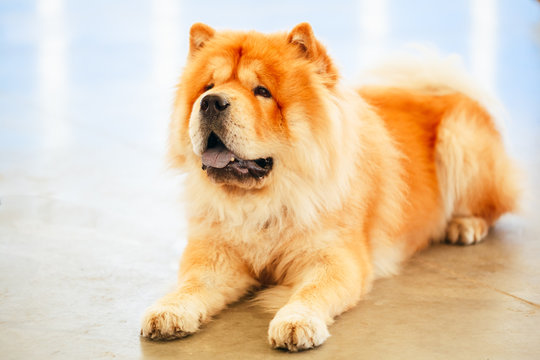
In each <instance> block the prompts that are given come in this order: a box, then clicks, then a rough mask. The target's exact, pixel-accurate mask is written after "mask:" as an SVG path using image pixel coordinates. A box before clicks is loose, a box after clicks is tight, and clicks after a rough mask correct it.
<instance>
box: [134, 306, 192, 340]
mask: <svg viewBox="0 0 540 360" xmlns="http://www.w3.org/2000/svg"><path fill="white" fill-rule="evenodd" d="M201 322H202V314H201V313H200V312H198V311H196V309H193V308H192V307H190V306H183V305H160V304H156V305H154V306H151V307H150V308H148V310H146V313H145V314H144V317H143V322H142V326H141V335H142V336H144V337H147V338H149V339H152V340H173V339H180V338H183V337H185V336H188V335H190V334H193V333H194V332H196V331H197V330H199V327H200V325H201Z"/></svg>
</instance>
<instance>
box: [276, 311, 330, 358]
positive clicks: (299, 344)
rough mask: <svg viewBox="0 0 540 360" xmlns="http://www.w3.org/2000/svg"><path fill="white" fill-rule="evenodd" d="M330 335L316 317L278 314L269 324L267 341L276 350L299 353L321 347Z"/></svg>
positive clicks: (320, 320)
mask: <svg viewBox="0 0 540 360" xmlns="http://www.w3.org/2000/svg"><path fill="white" fill-rule="evenodd" d="M329 336H330V333H329V332H328V328H327V326H326V324H325V323H324V321H323V320H322V319H320V318H318V317H316V316H309V317H306V316H303V315H295V314H292V315H288V316H280V315H279V313H278V315H276V317H275V318H274V319H273V320H272V322H271V323H270V328H269V330H268V341H269V342H270V345H272V347H274V348H278V349H286V350H289V351H301V350H307V349H311V348H313V347H316V346H319V345H321V344H322V343H323V342H325V341H326V339H328V337H329Z"/></svg>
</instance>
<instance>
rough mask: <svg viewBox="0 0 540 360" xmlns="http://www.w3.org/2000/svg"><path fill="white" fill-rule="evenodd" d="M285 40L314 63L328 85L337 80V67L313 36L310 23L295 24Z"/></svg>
mask: <svg viewBox="0 0 540 360" xmlns="http://www.w3.org/2000/svg"><path fill="white" fill-rule="evenodd" d="M287 41H288V42H289V43H290V44H293V45H295V46H296V47H297V49H298V50H299V52H300V54H301V56H303V57H305V58H307V59H308V60H310V61H312V62H313V63H315V65H316V66H317V70H318V72H319V73H320V74H321V75H323V76H324V78H325V80H326V82H327V83H328V85H334V84H335V83H336V82H337V79H338V72H337V69H336V67H335V66H334V64H333V62H332V60H331V59H330V57H329V56H328V54H327V53H326V49H325V48H324V46H323V45H322V44H321V43H320V42H319V41H318V40H317V39H316V38H315V35H314V34H313V30H312V29H311V25H309V24H308V23H301V24H298V25H296V26H295V27H294V29H292V31H291V32H290V33H289V36H288V37H287Z"/></svg>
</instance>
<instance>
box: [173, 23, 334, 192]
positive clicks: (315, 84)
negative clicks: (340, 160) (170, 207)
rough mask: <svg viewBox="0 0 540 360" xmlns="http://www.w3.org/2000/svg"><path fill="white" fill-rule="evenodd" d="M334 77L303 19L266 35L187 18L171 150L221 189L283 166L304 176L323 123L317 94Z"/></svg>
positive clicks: (254, 181) (264, 180)
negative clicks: (188, 29) (186, 44)
mask: <svg viewBox="0 0 540 360" xmlns="http://www.w3.org/2000/svg"><path fill="white" fill-rule="evenodd" d="M336 81H337V72H336V70H335V68H334V66H333V64H332V62H331V61H330V59H329V58H328V56H327V55H326V52H325V50H324V48H323V47H322V46H321V45H320V44H319V42H318V41H317V40H316V39H315V38H314V36H313V33H312V31H311V28H310V26H309V25H307V24H300V25H298V26H297V27H296V28H295V29H294V30H293V31H292V32H291V33H289V34H274V35H264V34H260V33H255V32H250V33H236V32H224V33H216V32H215V31H214V30H213V29H212V28H210V27H208V26H206V25H203V24H195V25H193V27H192V28H191V32H190V54H189V58H188V62H187V65H186V68H185V71H184V74H183V76H182V79H181V82H180V85H179V90H178V94H177V99H176V105H175V107H176V113H175V116H174V118H173V122H172V126H171V130H172V134H171V150H172V156H173V158H174V159H175V160H176V162H177V163H180V164H182V165H188V166H191V167H192V168H191V169H189V170H190V171H195V168H196V171H199V172H204V173H203V175H204V176H206V177H207V178H208V179H210V180H211V181H212V182H213V183H215V184H219V185H225V187H226V188H231V187H234V188H242V189H261V188H264V187H266V186H267V185H269V184H271V183H272V182H274V181H277V180H276V178H277V175H276V174H277V173H279V172H280V171H284V169H287V171H288V172H290V171H293V172H295V173H296V174H298V175H299V176H302V175H307V173H309V172H310V171H311V168H312V167H317V166H318V165H317V164H314V163H313V161H315V162H317V161H318V160H313V159H318V157H317V155H316V154H314V153H313V151H320V147H321V144H322V143H324V140H323V139H324V138H325V137H326V134H325V132H328V127H329V126H330V123H329V122H330V120H329V117H328V116H327V109H326V108H325V105H324V104H325V103H326V102H327V100H326V99H323V98H322V97H324V96H325V95H327V94H328V89H331V88H332V87H333V86H334V85H335V83H336ZM313 147H316V148H317V149H315V148H313ZM312 148H313V149H312ZM323 152H324V151H323ZM319 160H320V159H319ZM319 165H320V164H319ZM280 169H281V170H280ZM302 173H305V174H302Z"/></svg>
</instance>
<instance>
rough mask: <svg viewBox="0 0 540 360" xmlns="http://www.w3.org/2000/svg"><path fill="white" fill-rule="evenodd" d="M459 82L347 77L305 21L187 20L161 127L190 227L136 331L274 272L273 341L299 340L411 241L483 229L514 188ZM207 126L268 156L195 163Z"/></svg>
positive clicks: (174, 333)
mask: <svg viewBox="0 0 540 360" xmlns="http://www.w3.org/2000/svg"><path fill="white" fill-rule="evenodd" d="M412 77H414V75H413V76H412ZM411 80H413V79H412V78H411ZM417 80H418V79H417ZM413 82H414V81H411V83H413ZM258 86H263V87H265V88H266V89H268V90H269V92H270V93H271V97H267V96H260V93H258V92H257V91H258V90H256V89H257V87H258ZM469 93H470V92H467V91H465V90H463V91H462V90H460V89H459V88H452V87H451V86H450V85H448V86H442V85H440V84H438V83H437V81H436V79H434V80H433V82H430V81H424V80H422V81H417V83H416V84H415V86H401V84H397V83H396V84H395V85H393V86H366V87H363V88H361V89H359V90H358V91H353V90H351V89H348V88H346V87H345V86H344V85H343V84H342V83H341V81H340V80H339V75H338V73H337V70H336V68H335V66H334V65H333V62H332V61H331V59H330V58H329V57H328V55H327V54H326V50H325V49H324V47H323V46H322V45H321V44H320V43H319V42H318V41H317V40H316V38H315V37H314V36H313V32H312V30H311V27H310V26H309V25H308V24H300V25H298V26H297V27H295V28H294V29H293V30H292V31H291V32H290V33H288V34H271V35H265V34H260V33H256V32H247V33H244V32H215V31H214V30H213V29H211V28H210V27H208V26H206V25H203V24H195V25H194V26H193V27H192V29H191V33H190V55H189V59H188V63H187V65H186V69H185V71H184V74H183V76H182V79H181V82H180V85H179V87H178V92H177V97H176V102H175V111H174V115H173V119H172V122H171V138H170V139H171V141H170V153H171V159H172V162H173V164H174V166H175V167H178V168H181V169H183V170H184V171H186V172H187V174H188V175H187V180H186V197H187V202H188V216H189V219H188V220H189V234H188V237H189V242H188V245H187V248H186V249H185V252H184V254H183V256H182V261H181V265H180V271H179V282H178V286H177V289H176V290H175V291H173V292H172V293H171V294H168V295H167V296H165V297H164V298H163V299H161V300H159V301H158V302H157V303H156V304H155V305H154V306H152V307H151V308H150V309H149V310H148V311H147V313H146V314H145V317H144V319H143V325H142V332H141V333H142V335H143V336H146V337H149V338H152V339H173V338H179V337H183V336H185V335H187V334H190V333H193V332H195V331H197V330H198V329H199V327H200V325H201V324H203V323H204V322H206V321H208V320H209V319H210V317H211V316H212V315H213V314H215V313H217V312H218V311H220V310H221V309H223V308H224V307H225V306H226V305H227V304H228V303H231V302H233V301H235V300H237V299H239V298H240V297H241V296H242V295H244V294H245V293H246V292H247V291H248V290H249V289H250V288H252V287H258V286H260V285H279V286H280V287H279V288H276V289H279V290H280V291H279V293H281V294H286V296H287V298H286V303H285V304H284V306H283V307H281V308H280V309H279V311H278V312H277V313H276V315H275V317H274V319H273V320H272V322H271V323H270V328H269V332H268V336H269V342H270V343H271V344H272V346H274V347H280V348H286V349H289V350H291V351H296V350H302V349H309V348H312V347H314V346H317V345H320V344H321V343H323V342H324V341H325V340H326V338H327V337H328V336H329V333H328V329H327V325H328V324H330V323H331V322H332V320H333V318H334V317H335V316H336V315H338V314H340V313H342V312H343V311H346V310H347V309H349V308H351V307H352V306H354V305H355V304H356V303H357V302H358V301H359V300H360V299H361V297H362V295H363V294H365V293H366V292H367V291H368V290H369V288H370V287H371V284H372V281H373V279H374V278H375V277H376V276H384V275H389V274H392V273H395V272H396V271H397V269H398V268H399V264H400V263H401V262H402V261H403V260H404V259H406V258H407V257H409V256H410V255H411V254H413V253H414V252H415V251H417V250H418V249H421V248H423V247H425V246H427V245H428V244H429V243H430V242H431V241H439V240H444V239H447V240H448V241H450V242H452V243H458V242H459V243H464V244H471V243H474V242H477V241H480V240H482V238H483V237H484V236H485V235H486V233H487V229H488V227H489V226H491V225H492V224H493V223H494V222H495V221H496V220H497V219H498V218H499V217H500V216H501V215H502V214H503V213H505V212H507V211H512V210H513V209H514V208H515V206H516V196H517V189H516V182H515V179H514V176H513V174H514V170H513V168H512V164H511V162H510V160H509V158H508V157H507V155H506V153H505V152H504V149H503V145H502V140H501V137H500V135H499V133H498V131H497V129H496V126H495V124H494V122H493V119H492V117H491V115H490V114H489V113H488V112H487V110H486V109H485V108H484V107H483V106H482V105H481V104H480V103H479V102H478V101H477V100H475V99H474V98H471V97H470V94H469ZM466 94H467V95H466ZM208 95H212V96H213V95H215V96H218V97H221V98H223V99H226V101H227V104H226V110H223V111H222V112H221V113H219V115H216V116H218V117H213V118H212V119H213V120H212V121H215V122H217V121H219V124H218V125H219V126H218V125H216V124H215V123H211V122H210V121H209V120H208V118H205V116H206V115H204V114H203V109H206V108H207V104H205V103H204V101H206V100H205V99H209V97H207V96H208ZM216 106H217V105H216ZM220 111H221V110H220ZM210 129H213V130H212V132H218V136H219V138H220V140H223V143H224V145H225V146H226V148H227V149H228V150H230V151H231V153H234V156H235V157H238V158H241V159H259V158H268V159H269V158H271V159H273V164H274V165H273V167H272V169H271V171H270V172H269V173H268V174H267V175H264V176H261V177H238V176H237V177H230V176H229V177H220V176H217V175H216V176H212V175H211V172H210V171H205V170H203V169H201V156H204V153H205V151H207V148H208V147H209V146H210V145H209V144H210V140H209V134H210V133H211V131H210ZM235 161H236V160H235V159H234V158H233V159H232V162H231V163H230V164H234V162H235ZM253 161H254V160H253ZM230 164H229V165H230ZM229 165H227V167H228V166H229ZM277 293H278V291H277V290H276V291H274V292H273V291H272V290H270V291H267V292H265V294H264V297H265V302H266V303H268V302H270V303H272V302H273V300H272V298H271V297H272V295H273V294H277ZM275 302H277V299H276V301H275Z"/></svg>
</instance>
